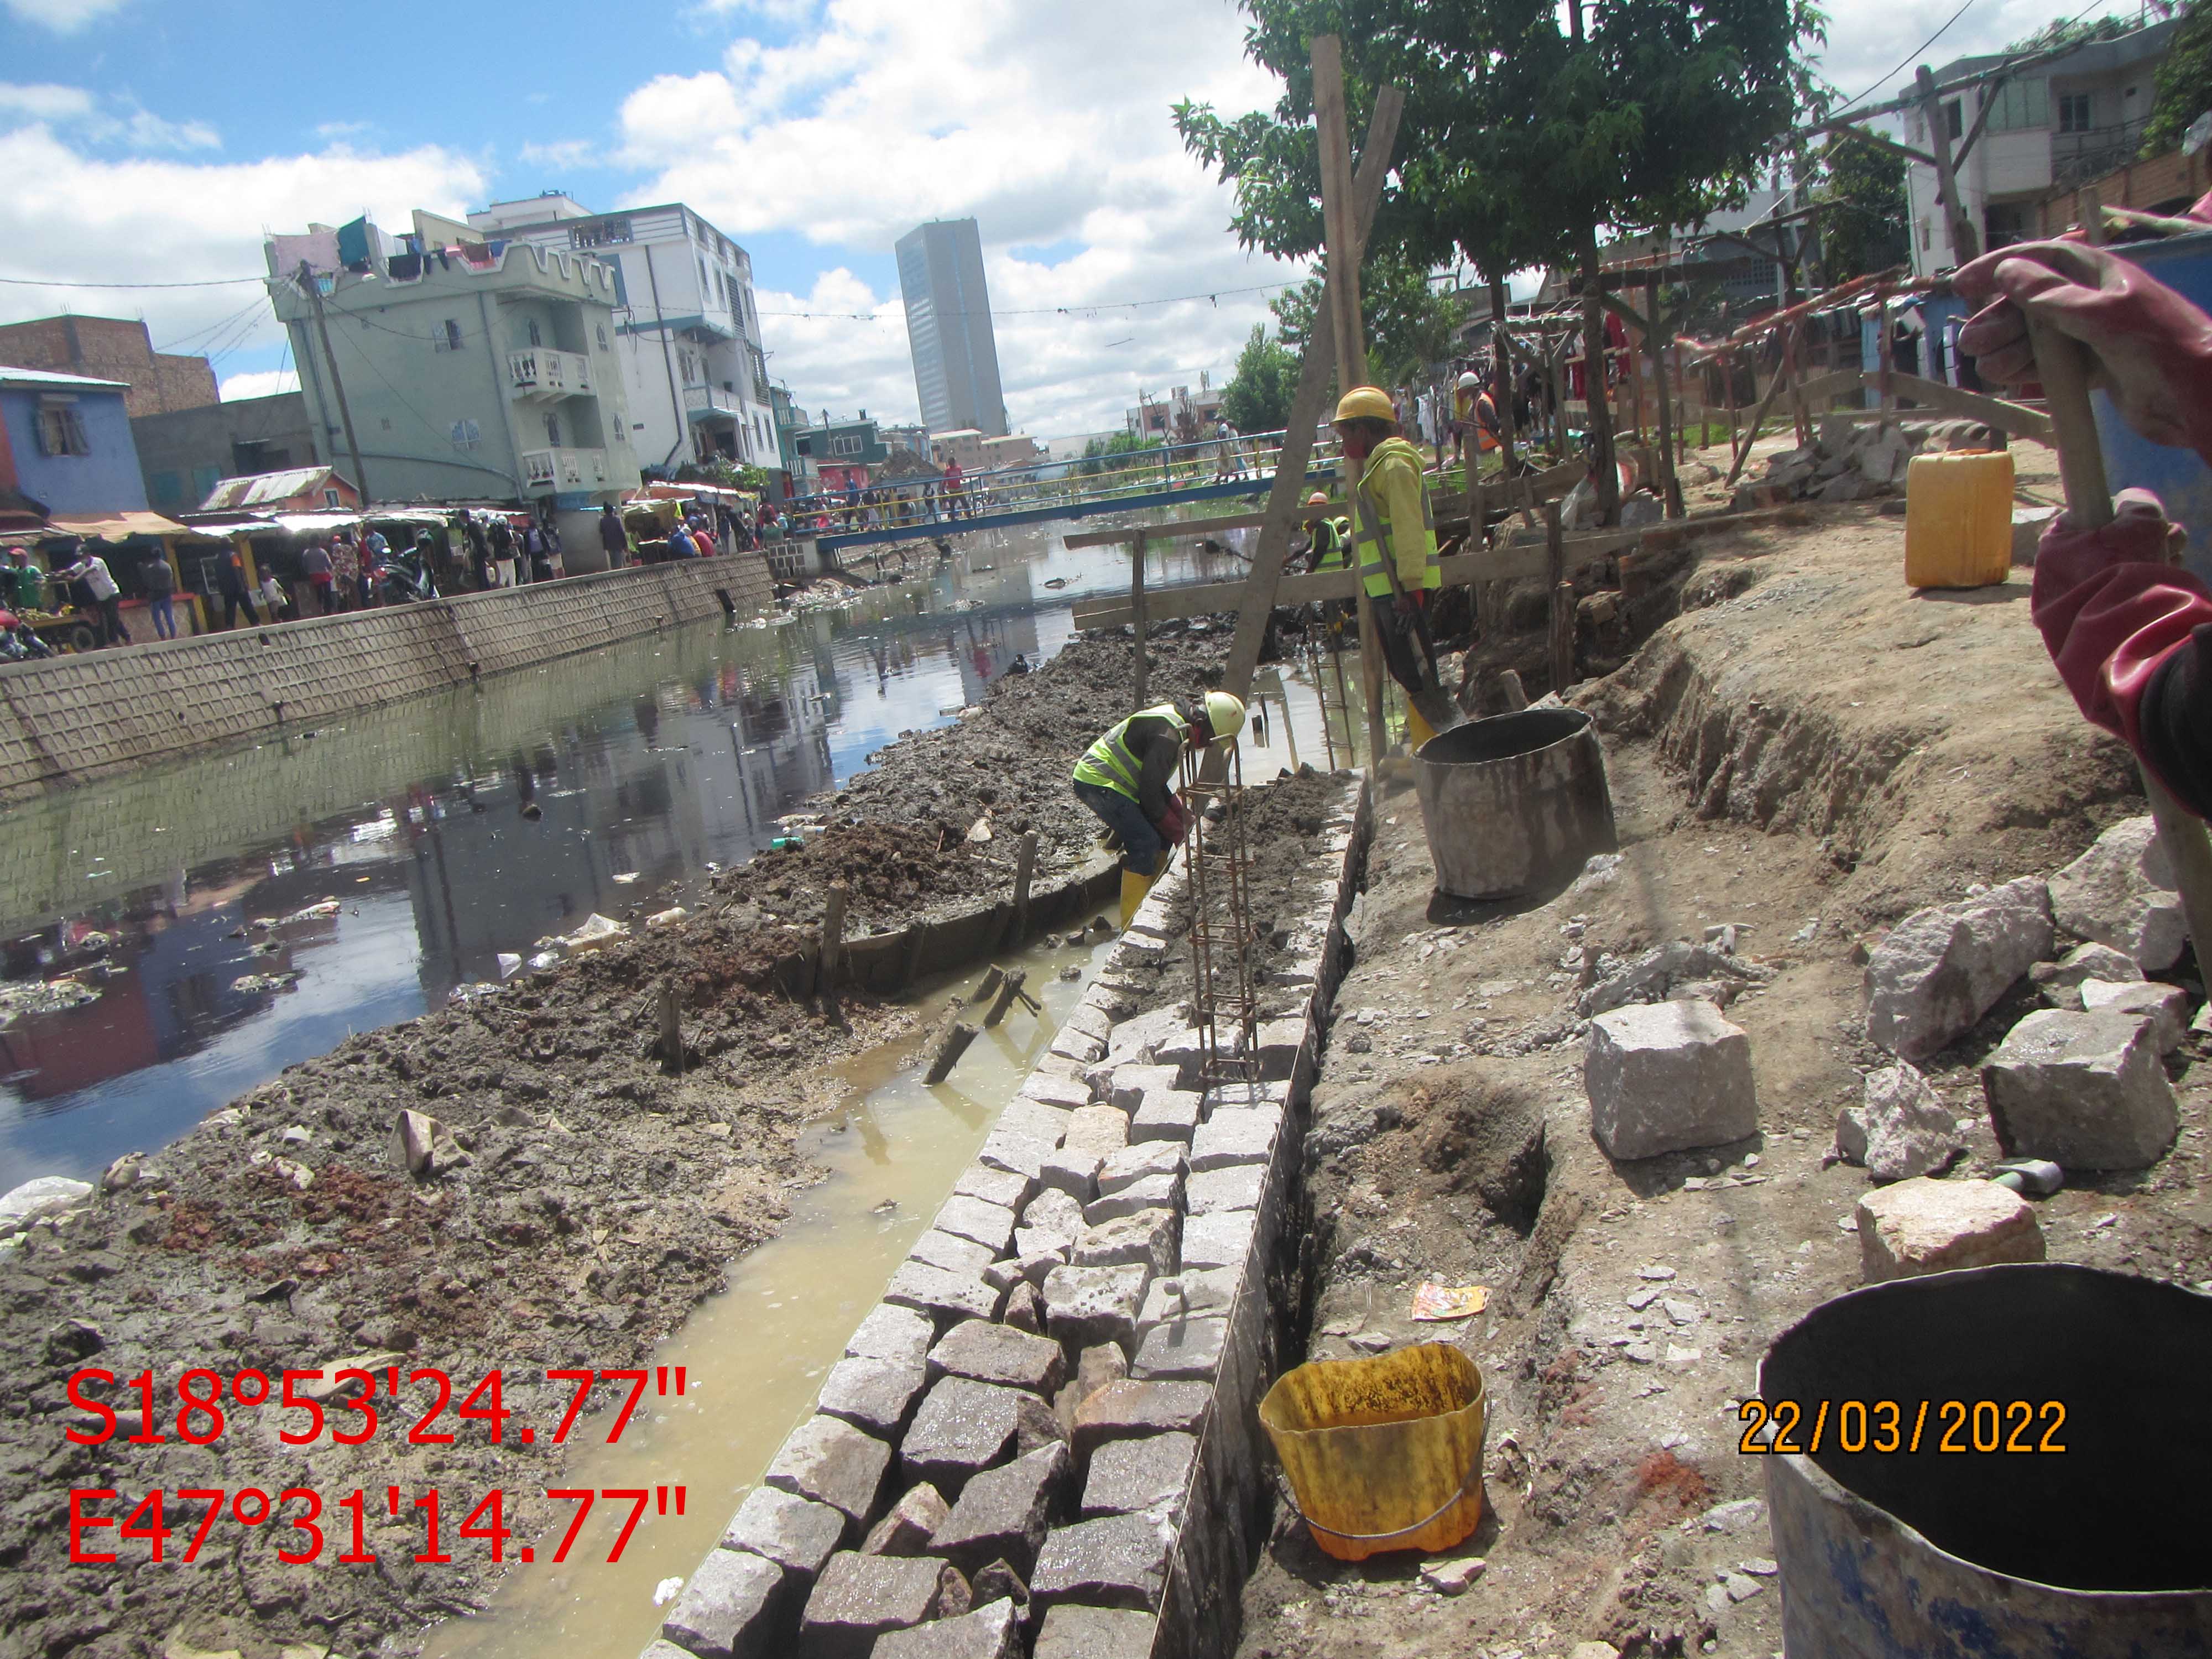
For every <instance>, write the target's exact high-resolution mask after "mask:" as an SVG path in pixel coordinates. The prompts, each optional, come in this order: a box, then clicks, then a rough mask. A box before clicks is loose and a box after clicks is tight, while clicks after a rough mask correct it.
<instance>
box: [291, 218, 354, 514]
mask: <svg viewBox="0 0 2212 1659" xmlns="http://www.w3.org/2000/svg"><path fill="white" fill-rule="evenodd" d="M299 280H300V286H301V288H304V289H307V300H308V302H309V303H310V304H312V305H313V307H315V333H316V334H317V336H318V337H320V339H321V340H322V343H323V362H325V363H326V364H327V365H329V368H330V371H331V396H332V397H334V398H337V405H338V421H339V423H340V424H341V425H343V427H344V428H345V441H346V453H347V454H349V456H351V457H352V458H353V487H354V488H355V489H357V490H359V491H360V492H361V504H362V506H363V507H367V506H368V475H367V474H366V473H364V472H363V471H362V465H361V444H360V442H359V441H357V440H356V438H355V437H354V435H353V411H352V410H349V409H348V408H347V407H346V395H345V382H344V381H343V380H340V379H339V378H338V360H337V354H336V353H335V352H333V351H332V350H331V325H330V321H329V319H327V318H325V316H324V315H323V290H322V288H321V286H320V285H319V283H317V282H316V281H315V273H314V270H313V267H312V266H310V265H309V264H307V261H306V260H305V259H302V260H301V261H300V278H299Z"/></svg>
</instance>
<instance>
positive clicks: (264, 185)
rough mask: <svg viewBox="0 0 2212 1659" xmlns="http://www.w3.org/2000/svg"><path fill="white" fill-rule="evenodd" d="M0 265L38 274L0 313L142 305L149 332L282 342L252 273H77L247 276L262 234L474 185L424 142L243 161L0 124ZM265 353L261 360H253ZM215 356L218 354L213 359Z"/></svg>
mask: <svg viewBox="0 0 2212 1659" xmlns="http://www.w3.org/2000/svg"><path fill="white" fill-rule="evenodd" d="M0 178H4V179H8V180H9V188H8V189H7V190H6V191H0V250H4V252H0V272H4V274H5V275H7V276H16V277H40V278H51V279H52V280H51V281H50V282H48V283H46V285H44V286H40V287H34V288H15V287H9V288H0V319H5V320H9V321H15V320H17V319H24V318H30V317H44V316H51V315H52V314H53V313H56V312H58V311H62V310H69V311H74V312H77V313H90V314H93V315H99V316H131V315H138V316H143V318H144V319H146V321H147V324H148V325H149V327H150V328H151V329H152V331H153V334H154V337H155V340H157V341H160V342H162V343H165V344H166V343H188V349H192V350H200V349H206V348H207V345H208V344H209V343H216V344H218V345H222V346H223V347H226V348H228V349H248V350H251V349H257V348H274V347H275V346H276V344H278V343H280V342H281V341H282V340H283V331H281V330H280V329H278V327H277V326H276V319H275V317H274V315H273V314H272V313H271V312H270V307H269V301H268V298H267V296H266V295H265V294H264V293H263V292H261V291H260V290H259V289H258V286H257V285H256V284H255V283H252V282H251V281H248V282H246V283H235V284H232V285H226V286H222V287H214V288H179V289H159V288H148V289H103V288H96V287H86V286H77V285H76V284H83V283H192V282H206V281H215V280H219V279H223V278H237V277H246V278H252V277H255V276H258V273H260V272H262V271H263V270H266V269H267V265H266V262H265V260H264V258H263V254H262V246H261V235H262V231H263V229H264V228H267V229H270V230H272V231H299V230H304V229H306V228H307V224H308V222H309V221H311V220H313V221H319V222H322V223H325V224H339V223H343V222H344V221H346V220H348V219H350V218H352V217H354V216H356V215H357V214H359V213H362V212H363V211H368V212H371V213H373V214H374V215H375V216H377V217H378V218H379V219H380V221H381V222H384V223H386V224H397V223H404V222H405V221H406V216H407V214H408V212H409V210H410V209H413V208H416V207H423V208H428V209H431V210H434V211H436V212H441V213H447V214H455V215H458V214H459V213H462V212H465V210H466V209H467V206H468V204H470V203H471V201H480V200H482V199H483V197H484V195H485V193H486V182H485V179H484V178H483V174H482V173H480V172H479V171H478V170H477V167H476V166H475V165H474V164H473V163H472V162H471V161H468V160H466V159H465V158H463V157H460V156H458V155H453V154H452V153H451V152H450V151H447V150H443V149H435V148H432V147H427V146H426V147H424V148H422V149H414V150H409V151H407V152H405V153H404V154H401V155H357V154H356V153H354V152H352V151H350V150H347V149H331V150H327V151H325V152H323V153H321V154H319V155H280V156H271V157H269V158H267V159H265V160H263V161H253V162H246V163H218V162H195V161H186V160H183V159H180V158H165V159H157V158H153V157H144V156H141V157H133V158H130V159H126V160H121V161H111V160H106V159H102V158H100V157H98V156H94V155H88V154H86V153H85V152H84V151H83V150H82V149H78V148H76V147H75V146H74V145H73V144H71V143H68V142H65V141H64V139H63V138H62V137H59V136H58V135H57V134H56V133H55V132H54V131H53V130H52V128H50V127H48V126H46V125H31V126H27V127H23V128H21V129H19V130H17V131H13V132H7V133H0ZM264 361H266V359H264ZM218 367H220V365H218Z"/></svg>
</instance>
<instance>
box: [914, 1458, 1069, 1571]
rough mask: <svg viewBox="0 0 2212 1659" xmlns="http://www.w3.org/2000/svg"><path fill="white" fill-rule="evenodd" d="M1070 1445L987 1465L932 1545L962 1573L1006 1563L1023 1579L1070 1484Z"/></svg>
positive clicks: (933, 1551) (939, 1528)
mask: <svg viewBox="0 0 2212 1659" xmlns="http://www.w3.org/2000/svg"><path fill="white" fill-rule="evenodd" d="M1068 1467H1069V1456H1068V1450H1067V1447H1066V1445H1065V1444H1064V1443H1060V1442H1059V1441H1054V1442H1053V1443H1051V1444H1050V1445H1047V1446H1042V1447H1040V1448H1038V1449H1036V1451H1033V1452H1030V1453H1027V1454H1025V1455H1023V1456H1020V1457H1018V1458H1016V1459H1015V1460H1014V1461H1013V1462H1011V1463H1006V1464H1003V1465H1001V1466H1000V1467H999V1468H992V1469H985V1470H983V1471H982V1472H981V1473H980V1474H977V1475H976V1476H975V1478H974V1479H973V1480H970V1481H969V1483H968V1486H967V1489H966V1490H965V1491H963V1492H962V1493H961V1494H960V1501H959V1502H958V1503H957V1504H954V1505H953V1508H952V1513H951V1515H949V1516H946V1517H945V1521H944V1522H942V1523H941V1524H940V1525H939V1527H938V1528H937V1530H936V1532H935V1533H934V1534H933V1535H932V1536H931V1539H930V1544H929V1547H930V1550H931V1552H932V1553H934V1554H937V1555H941V1556H943V1557H945V1559H947V1560H949V1561H951V1563H952V1564H953V1565H955V1566H957V1567H958V1568H960V1570H961V1571H963V1572H968V1573H975V1572H980V1571H981V1570H982V1569H983V1568H984V1567H985V1566H987V1565H989V1564H990V1563H991V1562H994V1561H1004V1562H1006V1563H1007V1564H1008V1565H1010V1566H1012V1568H1013V1569H1014V1571H1016V1572H1017V1573H1019V1574H1021V1575H1023V1576H1024V1577H1026V1576H1027V1574H1028V1573H1029V1571H1030V1568H1031V1567H1032V1566H1033V1565H1035V1564H1036V1553H1037V1546H1038V1545H1040V1544H1042V1542H1043V1541H1044V1535H1045V1529H1046V1527H1047V1524H1048V1522H1050V1521H1051V1519H1052V1517H1053V1516H1054V1513H1055V1512H1057V1511H1058V1510H1060V1506H1061V1499H1062V1495H1063V1491H1064V1488H1065V1487H1066V1484H1067V1476H1068Z"/></svg>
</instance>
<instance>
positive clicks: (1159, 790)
mask: <svg viewBox="0 0 2212 1659" xmlns="http://www.w3.org/2000/svg"><path fill="white" fill-rule="evenodd" d="M1243 729H1244V705H1243V702H1240V701H1239V700H1238V699H1237V698H1235V697H1232V696H1230V695H1229V693H1228V692H1226V691H1209V692H1207V693H1206V695H1205V696H1203V697H1202V698H1200V699H1198V700H1197V701H1196V702H1187V703H1181V704H1178V703H1173V702H1164V703H1158V704H1156V705H1155V706H1154V707H1152V708H1140V709H1139V710H1138V711H1137V712H1136V713H1135V714H1132V715H1130V716H1129V717H1128V719H1127V720H1123V721H1121V723H1120V724H1119V725H1117V726H1114V727H1113V728H1112V729H1111V730H1110V731H1109V732H1107V733H1106V734H1105V735H1104V736H1103V737H1102V738H1099V739H1098V741H1097V742H1096V743H1094V744H1091V747H1090V749H1089V750H1088V751H1086V752H1085V755H1084V757H1083V758H1082V759H1081V760H1079V761H1078V762H1076V763H1075V798H1076V799H1078V800H1079V801H1081V802H1082V803H1083V804H1084V805H1085V806H1087V807H1089V808H1090V809H1091V811H1093V812H1095V813H1097V815H1098V817H1099V818H1100V819H1101V820H1102V821H1103V823H1105V825H1106V827H1107V828H1108V829H1110V830H1112V831H1113V832H1114V834H1115V836H1119V837H1120V838H1121V926H1122V927H1127V926H1128V925H1129V921H1130V919H1131V918H1132V917H1133V916H1134V915H1136V914H1137V907H1138V906H1139V905H1140V904H1142V903H1143V902H1145V895H1146V893H1148V892H1150V891H1151V890H1152V883H1153V882H1155V881H1157V880H1158V878H1159V875H1160V872H1161V871H1162V870H1163V869H1164V868H1165V867H1166V864H1167V851H1168V848H1170V847H1171V846H1173V845H1174V844H1175V843H1176V842H1178V841H1181V840H1182V833H1183V830H1184V829H1186V828H1188V823H1189V814H1188V809H1186V808H1185V807H1184V805H1183V804H1182V801H1181V800H1180V799H1177V798H1176V793H1175V781H1176V773H1177V771H1178V770H1179V769H1181V767H1182V757H1183V751H1184V750H1186V749H1189V750H1203V749H1205V748H1206V746H1207V745H1209V744H1216V743H1231V742H1234V741H1235V740H1236V738H1237V733H1238V732H1241V731H1243Z"/></svg>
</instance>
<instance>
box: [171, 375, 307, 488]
mask: <svg viewBox="0 0 2212 1659" xmlns="http://www.w3.org/2000/svg"><path fill="white" fill-rule="evenodd" d="M131 435H132V437H134V438H135V439H137V443H138V465H139V466H140V467H141V468H142V469H143V471H144V472H145V474H146V499H147V500H148V501H151V502H152V503H153V506H154V510H155V512H157V513H188V512H190V511H191V509H192V507H194V506H195V505H197V503H198V502H200V501H205V500H206V499H207V495H208V492H209V491H210V490H211V489H214V488H215V487H216V483H218V482H219V481H220V480H222V479H224V478H239V477H249V476H251V475H252V474H255V473H260V472H282V471H284V470H285V469H286V468H288V467H295V466H305V465H308V464H309V463H311V462H312V461H313V459H315V435H314V433H313V431H312V430H310V429H309V427H308V424H307V398H306V397H305V396H304V395H302V394H301V393H300V392H276V394H274V395H273V396H270V397H267V398H232V399H231V400H230V401H229V402H228V403H221V404H207V405H206V406H205V407H204V408H201V409H180V410H175V411H174V412H173V413H170V414H167V415H139V416H133V417H132V419H131Z"/></svg>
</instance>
